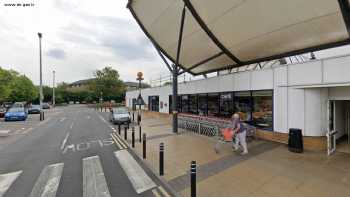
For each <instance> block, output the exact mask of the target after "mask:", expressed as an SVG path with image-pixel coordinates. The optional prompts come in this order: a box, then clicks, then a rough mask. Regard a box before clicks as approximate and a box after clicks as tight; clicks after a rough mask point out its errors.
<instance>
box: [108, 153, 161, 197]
mask: <svg viewBox="0 0 350 197" xmlns="http://www.w3.org/2000/svg"><path fill="white" fill-rule="evenodd" d="M114 154H115V156H116V158H117V159H118V161H119V163H120V165H121V166H122V168H123V170H124V171H125V173H126V175H127V176H128V178H129V180H130V182H131V184H132V186H133V187H134V189H135V191H136V193H138V194H140V193H142V192H144V191H147V190H150V189H152V188H155V187H157V185H156V184H155V183H154V182H153V181H152V179H151V178H150V177H149V176H148V175H147V174H146V172H145V171H144V170H143V169H142V168H141V166H140V165H139V164H138V163H137V161H136V160H135V159H134V158H133V157H132V156H131V154H130V153H129V152H128V151H127V150H120V151H116V152H114Z"/></svg>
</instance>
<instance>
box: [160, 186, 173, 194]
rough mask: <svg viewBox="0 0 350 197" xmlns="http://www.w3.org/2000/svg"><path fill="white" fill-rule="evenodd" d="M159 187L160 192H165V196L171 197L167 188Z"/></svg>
mask: <svg viewBox="0 0 350 197" xmlns="http://www.w3.org/2000/svg"><path fill="white" fill-rule="evenodd" d="M158 188H159V190H160V192H161V193H162V194H163V196H165V197H170V195H169V194H168V192H166V191H165V189H164V188H163V187H162V186H159V187H158Z"/></svg>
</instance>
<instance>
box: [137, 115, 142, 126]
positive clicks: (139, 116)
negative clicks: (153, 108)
mask: <svg viewBox="0 0 350 197" xmlns="http://www.w3.org/2000/svg"><path fill="white" fill-rule="evenodd" d="M140 123H141V115H140V114H137V124H138V125H140Z"/></svg>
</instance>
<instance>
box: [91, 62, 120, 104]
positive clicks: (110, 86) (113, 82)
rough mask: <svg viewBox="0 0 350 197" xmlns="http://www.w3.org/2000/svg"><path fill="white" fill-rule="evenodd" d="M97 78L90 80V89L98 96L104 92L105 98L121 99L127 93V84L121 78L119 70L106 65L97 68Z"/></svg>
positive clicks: (95, 74)
mask: <svg viewBox="0 0 350 197" xmlns="http://www.w3.org/2000/svg"><path fill="white" fill-rule="evenodd" d="M94 76H95V78H96V79H95V80H92V81H91V82H90V89H91V90H92V91H93V92H94V96H95V97H96V98H99V97H100V94H101V93H102V96H103V99H104V100H112V99H113V100H116V101H121V100H122V99H123V95H124V93H125V85H124V83H123V81H122V80H120V79H119V73H118V71H116V70H114V69H112V68H111V67H105V68H103V69H102V70H96V71H95V73H94Z"/></svg>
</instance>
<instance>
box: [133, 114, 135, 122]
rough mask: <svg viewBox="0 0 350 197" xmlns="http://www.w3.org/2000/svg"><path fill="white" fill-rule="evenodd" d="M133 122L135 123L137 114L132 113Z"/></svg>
mask: <svg viewBox="0 0 350 197" xmlns="http://www.w3.org/2000/svg"><path fill="white" fill-rule="evenodd" d="M132 121H133V122H135V113H134V112H132Z"/></svg>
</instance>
